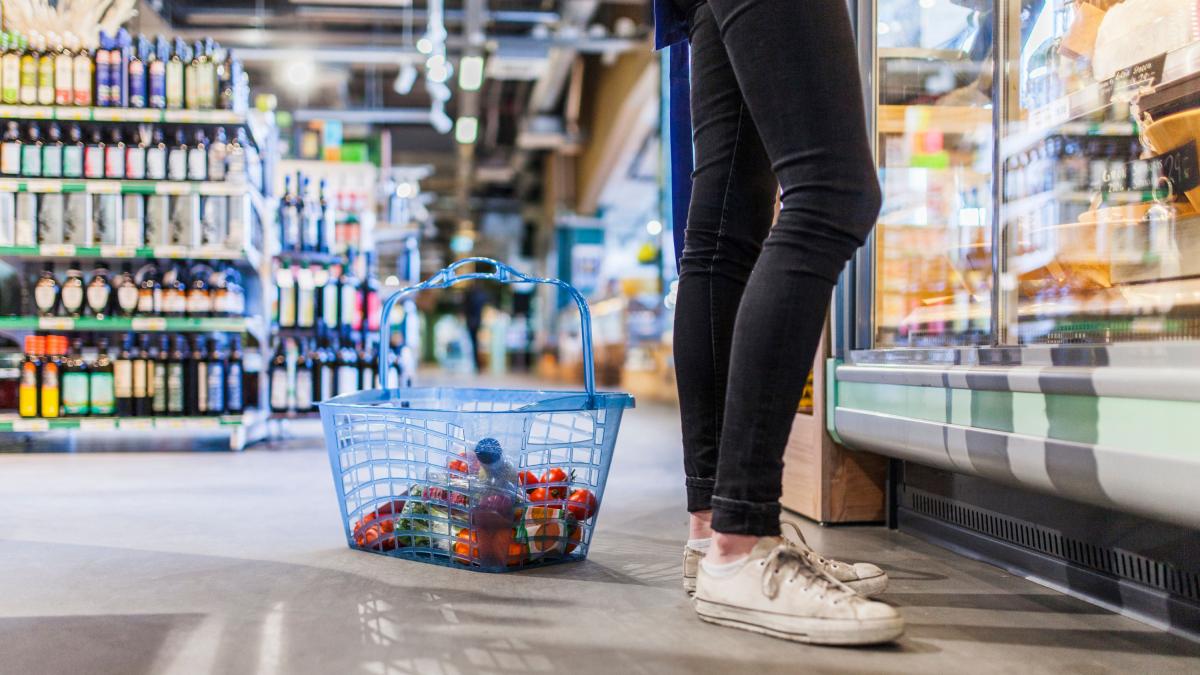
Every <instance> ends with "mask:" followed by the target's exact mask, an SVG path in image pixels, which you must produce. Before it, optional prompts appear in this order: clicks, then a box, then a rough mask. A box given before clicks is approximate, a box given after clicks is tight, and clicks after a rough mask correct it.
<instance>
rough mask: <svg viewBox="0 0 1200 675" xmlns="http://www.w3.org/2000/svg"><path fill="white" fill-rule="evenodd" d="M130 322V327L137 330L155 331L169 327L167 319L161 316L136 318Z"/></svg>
mask: <svg viewBox="0 0 1200 675" xmlns="http://www.w3.org/2000/svg"><path fill="white" fill-rule="evenodd" d="M130 323H131V326H130V327H131V328H132V329H133V330H135V331H154V330H166V329H167V320H166V319H163V318H161V317H143V318H138V319H134V320H133V321H131V322H130Z"/></svg>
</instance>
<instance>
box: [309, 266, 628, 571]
mask: <svg viewBox="0 0 1200 675" xmlns="http://www.w3.org/2000/svg"><path fill="white" fill-rule="evenodd" d="M468 265H487V266H491V267H493V268H494V270H495V271H491V272H485V271H473V272H467V273H463V274H459V273H458V270H459V269H461V268H463V267H465V266H468ZM474 279H487V280H492V281H497V282H500V283H502V284H517V283H533V284H549V285H552V286H557V287H559V288H561V289H563V290H565V291H567V292H568V293H569V294H570V295H571V297H572V298H573V299H574V300H575V304H576V305H578V307H579V315H580V319H581V322H582V326H581V328H582V337H583V361H584V364H583V373H584V382H585V386H586V389H587V391H584V392H571V391H516V390H506V389H459V388H409V389H389V388H388V374H389V372H390V370H391V368H389V367H388V363H387V353H386V351H385V349H384V348H383V345H388V344H391V343H390V340H389V337H390V335H389V333H390V326H391V322H390V321H389V316H390V314H391V311H392V307H393V306H394V305H395V304H396V303H397V302H398V301H400V300H402V299H403V298H405V297H408V296H410V295H413V294H415V293H419V292H421V291H426V290H431V289H440V288H447V287H450V286H453V285H454V284H457V283H460V282H464V281H470V280H474ZM380 326H381V327H380V341H379V344H380V345H381V349H380V357H379V371H378V372H379V374H380V383H381V385H382V389H379V390H371V391H362V392H358V393H354V394H346V395H343V396H337V397H335V398H332V399H330V400H328V401H325V402H324V403H321V404H320V408H321V422H322V424H323V426H324V430H325V442H326V445H327V447H328V449H329V463H330V466H331V468H332V470H333V482H334V488H335V489H336V490H337V493H338V496H339V504H340V506H341V512H342V526H343V527H344V528H345V530H346V541H347V543H348V544H349V545H350V547H351V548H356V549H360V550H364V551H372V552H375V553H382V554H384V555H389V556H393V557H397V558H406V559H410V560H421V561H424V562H430V563H435V564H441V565H461V566H464V567H468V568H470V569H475V570H481V571H488V572H504V571H511V570H516V569H521V568H524V567H530V566H535V565H546V564H551V563H557V562H564V561H568V560H581V559H583V558H584V557H586V556H587V551H588V548H589V546H590V544H591V540H592V532H593V531H594V528H595V525H596V511H597V510H598V508H599V505H600V503H601V501H602V499H603V497H604V483H605V481H606V480H607V478H608V469H609V465H610V464H611V462H612V454H613V446H614V445H615V444H616V440H617V429H618V428H619V427H620V424H621V415H622V413H623V412H624V410H625V408H631V407H633V403H634V401H633V397H632V396H629V395H627V394H619V393H598V392H597V391H596V384H595V374H594V366H593V359H592V329H591V314H590V312H589V311H588V306H587V301H586V300H584V298H583V296H582V295H581V294H580V293H579V291H577V290H576V289H575V288H573V287H572V286H571V285H570V284H568V283H566V282H564V281H561V280H558V279H539V278H535V277H530V276H528V275H525V274H522V273H520V272H518V271H516V270H514V269H512V268H511V267H508V266H507V265H504V264H503V263H500V262H497V261H495V260H490V259H488V258H468V259H465V260H459V261H458V262H455V263H453V264H452V265H450V266H449V267H447V268H446V269H444V270H442V271H440V272H438V273H437V274H435V275H434V276H433V277H431V278H430V279H428V280H427V281H424V282H422V283H420V284H417V285H416V286H411V287H409V288H406V289H404V290H402V291H399V292H397V293H396V294H394V295H392V296H391V297H390V298H388V299H387V302H385V303H384V305H383V316H382V319H381V321H380ZM486 439H491V440H487V442H488V443H489V444H490V443H491V441H492V440H494V441H497V442H499V444H500V446H501V448H502V450H503V453H504V458H505V459H506V460H507V462H508V463H509V464H510V465H511V466H512V467H515V468H516V469H517V470H518V471H520V472H521V474H520V475H521V484H520V486H518V489H517V492H518V493H519V495H518V497H517V500H516V502H517V503H516V505H515V508H514V509H513V527H512V532H511V539H506V541H505V542H504V544H503V545H505V546H506V547H507V549H508V559H507V564H506V565H504V566H498V565H496V564H495V563H494V562H492V563H491V564H490V565H483V564H481V562H480V558H481V557H483V556H480V555H479V548H480V547H479V546H478V545H477V544H478V542H477V539H476V533H475V532H474V531H473V530H472V528H471V525H470V523H471V510H472V509H473V508H475V504H474V503H472V502H473V495H476V494H478V492H477V490H476V488H477V487H479V485H480V483H481V478H480V475H481V474H480V471H479V468H478V467H479V464H478V462H477V461H476V460H475V457H474V450H475V448H476V446H477V445H478V444H479V442H480V441H485V440H486ZM493 447H494V446H493ZM543 481H544V482H543ZM493 534H494V533H493ZM493 545H494V542H493ZM490 560H492V561H494V560H495V556H494V555H493V556H491V558H490Z"/></svg>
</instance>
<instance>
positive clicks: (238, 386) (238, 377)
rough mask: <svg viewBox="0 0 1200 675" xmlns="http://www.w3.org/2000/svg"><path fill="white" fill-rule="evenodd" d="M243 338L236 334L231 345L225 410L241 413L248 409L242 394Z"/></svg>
mask: <svg viewBox="0 0 1200 675" xmlns="http://www.w3.org/2000/svg"><path fill="white" fill-rule="evenodd" d="M243 372H244V371H243V369H242V339H241V337H239V336H237V335H234V336H233V337H232V338H231V343H230V347H229V361H228V365H227V366H226V368H225V412H227V413H228V414H230V415H241V414H242V413H243V412H244V411H245V409H246V401H245V396H243V394H242V377H243Z"/></svg>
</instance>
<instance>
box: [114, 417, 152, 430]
mask: <svg viewBox="0 0 1200 675" xmlns="http://www.w3.org/2000/svg"><path fill="white" fill-rule="evenodd" d="M152 429H154V420H153V419H151V418H149V417H127V418H124V419H122V420H121V430H122V431H150V430H152Z"/></svg>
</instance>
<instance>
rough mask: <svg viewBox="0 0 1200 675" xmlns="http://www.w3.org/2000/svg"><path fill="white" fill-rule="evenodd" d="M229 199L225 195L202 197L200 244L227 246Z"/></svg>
mask: <svg viewBox="0 0 1200 675" xmlns="http://www.w3.org/2000/svg"><path fill="white" fill-rule="evenodd" d="M228 209H229V200H228V199H227V198H225V197H201V198H200V245H201V246H212V247H219V246H225V243H226V240H227V239H228V237H227V232H228V230H229V210H228Z"/></svg>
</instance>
